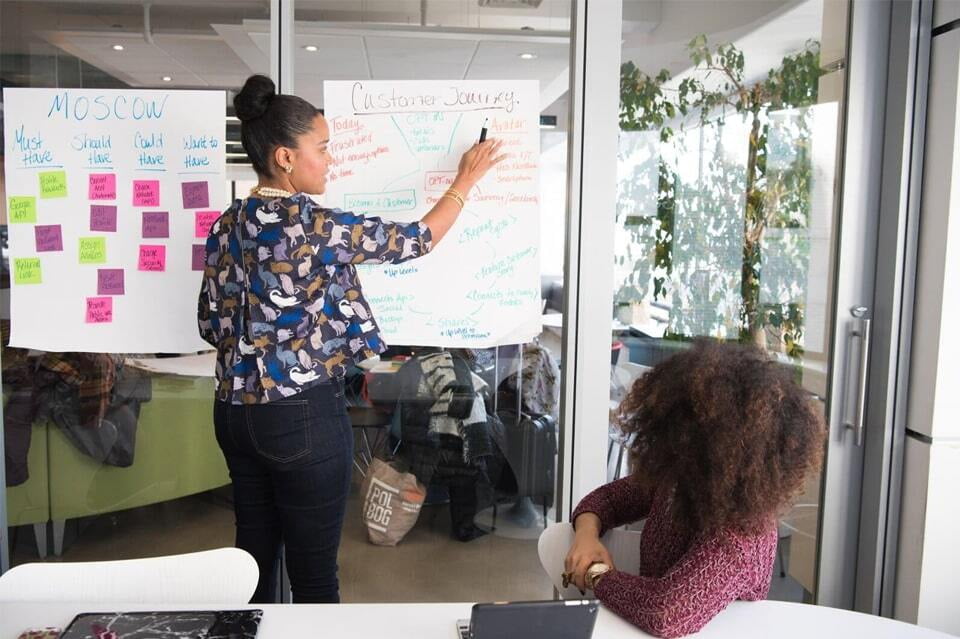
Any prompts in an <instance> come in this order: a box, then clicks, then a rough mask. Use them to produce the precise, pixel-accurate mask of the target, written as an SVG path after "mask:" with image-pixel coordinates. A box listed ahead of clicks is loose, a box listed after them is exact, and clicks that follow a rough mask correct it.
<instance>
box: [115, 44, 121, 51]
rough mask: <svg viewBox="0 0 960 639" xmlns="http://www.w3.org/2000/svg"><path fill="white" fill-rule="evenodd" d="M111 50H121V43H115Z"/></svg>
mask: <svg viewBox="0 0 960 639" xmlns="http://www.w3.org/2000/svg"><path fill="white" fill-rule="evenodd" d="M113 50H114V51H123V45H122V44H115V45H113Z"/></svg>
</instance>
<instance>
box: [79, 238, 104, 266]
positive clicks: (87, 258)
mask: <svg viewBox="0 0 960 639" xmlns="http://www.w3.org/2000/svg"><path fill="white" fill-rule="evenodd" d="M106 262H107V238H105V237H81V238H80V263H81V264H105V263H106Z"/></svg>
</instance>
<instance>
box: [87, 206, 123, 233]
mask: <svg viewBox="0 0 960 639" xmlns="http://www.w3.org/2000/svg"><path fill="white" fill-rule="evenodd" d="M90 230H91V231H110V232H111V233H115V232H116V230H117V207H115V206H109V205H106V204H91V205H90Z"/></svg>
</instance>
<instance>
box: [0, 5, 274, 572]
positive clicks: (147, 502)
mask: <svg viewBox="0 0 960 639" xmlns="http://www.w3.org/2000/svg"><path fill="white" fill-rule="evenodd" d="M269 24H270V3H269V1H268V0H250V1H245V2H230V3H224V2H162V1H159V2H151V3H142V2H134V1H130V2H103V3H98V2H70V1H61V2H44V1H40V2H34V1H31V2H16V1H7V0H3V2H0V29H2V32H0V86H2V87H3V88H4V89H6V88H17V87H44V88H62V89H78V88H85V89H90V88H98V89H158V90H167V89H220V90H226V91H227V94H226V113H227V118H226V121H225V122H224V125H223V126H224V127H225V135H226V139H227V141H228V142H231V144H230V145H229V148H228V152H227V162H228V164H227V171H226V178H227V179H226V183H225V184H223V185H211V187H210V193H211V197H210V202H209V208H212V209H223V208H225V207H226V205H227V197H229V196H230V195H231V194H232V193H234V192H237V191H243V190H245V189H246V188H249V185H250V183H251V181H252V180H253V177H254V176H253V173H252V171H251V170H250V168H249V166H246V165H245V164H244V162H243V158H244V157H245V156H244V155H243V154H242V153H240V151H241V150H240V149H238V140H239V127H238V123H237V122H236V120H235V118H232V117H231V116H230V113H231V112H232V111H231V107H230V104H231V97H232V93H231V92H233V91H235V90H236V89H237V88H238V87H239V86H240V85H241V84H242V82H243V81H244V79H245V78H246V77H247V76H248V75H250V74H251V73H254V72H268V70H269V61H270V55H269V37H268V34H269ZM3 149H4V150H5V152H8V153H11V152H12V151H13V149H14V140H9V139H8V140H5V141H4V145H3ZM4 159H6V158H4ZM145 175H146V174H145ZM20 186H21V185H19V184H9V183H8V184H5V185H3V186H2V187H0V191H3V193H2V197H0V223H2V225H3V226H0V232H2V246H0V250H2V257H3V270H2V275H0V287H2V289H0V293H2V298H0V327H2V335H3V349H2V353H0V362H2V366H3V395H4V428H3V430H4V442H5V461H6V471H7V473H6V478H5V479H6V482H5V486H6V499H7V515H8V519H9V522H8V523H9V525H10V539H11V542H12V552H11V563H12V564H13V565H16V564H19V563H24V562H30V561H37V560H38V559H43V558H47V559H52V558H62V559H64V560H70V561H81V560H105V559H124V558H132V557H144V556H153V555H166V554H175V553H181V552H188V551H194V550H202V549H206V548H213V547H221V546H230V545H232V544H233V537H234V527H233V512H232V506H231V503H230V501H229V500H230V493H229V490H228V486H227V484H228V482H229V479H228V477H227V472H226V466H225V464H224V461H223V456H222V454H221V452H220V450H219V448H218V446H217V444H216V441H215V439H214V435H213V427H212V421H211V416H212V401H213V378H212V375H213V360H212V355H211V354H210V353H201V354H198V353H186V354H169V353H167V354H160V353H61V352H46V351H44V350H43V349H37V350H26V349H20V348H11V347H9V346H8V344H9V336H10V317H11V314H10V296H9V293H10V285H11V284H10V279H11V269H10V263H9V262H10V260H9V254H8V245H7V229H8V226H7V223H8V219H7V218H8V214H9V211H7V202H8V198H7V196H8V195H12V194H15V193H16V191H17V189H18V188H20ZM220 187H222V190H221V188H220ZM217 193H223V196H222V197H221V198H220V199H218V198H217V197H215V194H217ZM220 200H222V201H220ZM117 205H118V206H117V207H116V208H117V209H118V210H116V215H117V216H118V218H119V220H120V222H121V223H125V222H124V220H125V219H126V220H129V219H130V218H131V216H139V212H138V211H136V210H132V207H129V206H125V203H124V202H120V201H118V202H117ZM83 206H85V203H84V204H83ZM128 209H130V210H128ZM114 224H116V219H114ZM105 235H106V236H107V242H110V241H111V240H110V237H111V234H110V233H109V232H107V233H105ZM163 242H164V241H160V243H163ZM166 243H167V245H168V246H172V242H171V241H169V240H167V241H166ZM82 268H83V267H82ZM198 287H199V279H198V280H197V288H196V289H194V287H193V285H191V287H190V290H189V291H188V292H186V293H185V295H186V296H187V297H193V296H195V294H196V293H195V290H198ZM58 294H66V291H61V292H60V293H58ZM194 299H195V298H194ZM158 310H159V311H161V312H162V310H163V309H158ZM51 350H53V349H51Z"/></svg>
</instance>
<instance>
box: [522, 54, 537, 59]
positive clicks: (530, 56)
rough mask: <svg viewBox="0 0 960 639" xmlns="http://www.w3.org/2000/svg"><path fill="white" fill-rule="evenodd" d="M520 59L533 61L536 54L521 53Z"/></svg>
mask: <svg viewBox="0 0 960 639" xmlns="http://www.w3.org/2000/svg"><path fill="white" fill-rule="evenodd" d="M520 57H521V58H522V59H524V60H533V59H534V58H536V57H537V54H536V53H521V54H520Z"/></svg>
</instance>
